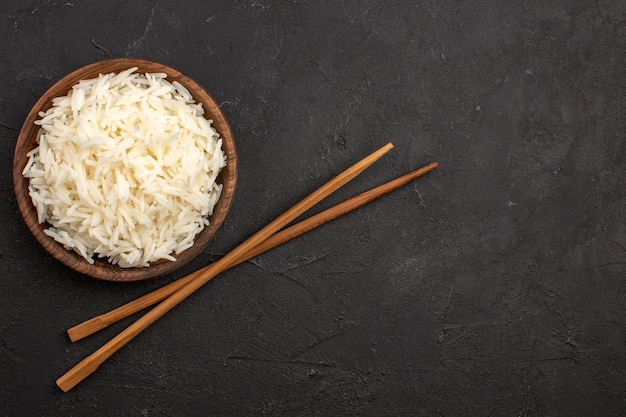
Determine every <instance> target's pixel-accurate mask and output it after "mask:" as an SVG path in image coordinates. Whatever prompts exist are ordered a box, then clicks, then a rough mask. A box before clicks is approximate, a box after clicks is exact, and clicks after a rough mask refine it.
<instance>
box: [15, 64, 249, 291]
mask: <svg viewBox="0 0 626 417" xmlns="http://www.w3.org/2000/svg"><path fill="white" fill-rule="evenodd" d="M132 67H137V68H138V72H140V73H146V72H149V73H154V72H162V73H165V74H167V77H168V78H167V79H168V81H170V82H172V81H178V82H179V83H181V84H182V85H183V86H185V87H186V88H187V89H188V90H189V92H190V93H191V95H192V96H193V97H194V99H195V100H196V102H198V103H202V106H203V107H204V110H205V117H206V118H207V119H212V120H213V128H214V129H215V130H217V132H218V133H219V134H220V137H221V138H222V150H223V151H224V153H225V154H226V156H227V162H226V166H225V167H224V168H223V169H222V171H221V173H220V175H219V176H218V180H217V181H218V183H221V184H222V185H223V188H222V194H221V196H220V199H219V201H218V202H217V204H216V205H215V208H214V211H213V215H212V216H211V217H210V219H209V220H210V225H209V226H208V227H205V228H204V230H203V231H202V232H200V233H199V234H198V235H197V236H196V239H195V243H194V245H193V246H192V247H191V248H189V249H187V250H186V251H184V252H183V253H181V254H180V255H176V254H175V255H174V256H175V257H176V258H177V260H176V261H175V262H172V261H167V260H164V261H159V262H155V263H153V264H152V265H150V266H149V267H145V268H120V267H118V266H116V265H111V264H110V263H108V262H107V261H106V259H95V262H94V264H90V263H89V262H87V261H86V260H85V259H84V258H83V257H82V256H80V255H78V254H77V253H75V252H74V251H70V250H67V249H65V248H64V247H63V245H61V244H60V243H58V242H56V241H55V240H54V239H52V238H51V237H49V236H48V235H46V234H45V233H44V229H46V228H48V227H49V225H48V224H39V222H38V220H37V210H36V209H35V206H34V205H33V203H32V200H31V198H30V195H29V194H28V180H27V179H26V178H24V177H23V175H22V171H23V170H24V167H25V166H26V163H27V162H28V157H27V156H26V154H27V153H28V152H29V151H31V150H32V149H34V148H35V147H36V146H37V141H36V137H37V133H38V131H39V126H37V125H35V120H37V119H38V118H39V115H38V114H39V112H40V111H46V110H47V109H49V108H50V107H51V106H52V99H53V98H55V97H59V96H64V95H66V94H67V93H68V92H69V91H70V90H71V88H72V86H73V85H74V84H76V83H78V81H80V80H83V79H90V78H96V77H98V75H99V74H108V73H112V72H115V73H117V72H121V71H123V70H126V69H128V68H132ZM236 183H237V152H236V150H235V143H234V140H233V135H232V132H231V130H230V126H229V124H228V122H227V121H226V118H225V117H224V115H223V114H222V111H221V110H220V108H219V107H218V105H217V103H216V102H215V101H214V100H213V98H212V97H211V96H210V95H209V94H208V93H207V92H206V91H204V89H203V88H202V87H200V85H199V84H198V83H196V82H195V81H194V80H192V79H191V78H189V77H188V76H186V75H184V74H182V73H181V72H180V71H177V70H175V69H174V68H171V67H168V66H166V65H163V64H160V63H157V62H152V61H146V60H142V59H133V58H116V59H110V60H105V61H99V62H95V63H93V64H90V65H87V66H85V67H82V68H80V69H77V70H76V71H74V72H72V73H70V74H68V75H66V76H65V77H63V78H62V79H61V80H59V81H57V82H56V83H55V84H54V85H53V86H52V87H50V89H49V90H48V91H46V93H45V94H44V95H43V96H42V97H41V98H40V99H39V100H38V101H37V103H35V105H34V106H33V108H32V109H31V111H30V112H29V113H28V116H27V117H26V120H25V121H24V125H23V126H22V129H21V130H20V133H19V136H18V138H17V144H16V145H15V154H14V157H13V184H14V188H15V195H16V198H17V203H18V206H19V209H20V211H21V213H22V216H23V217H24V221H25V222H26V225H27V226H28V228H29V229H30V231H31V232H32V233H33V235H34V236H35V238H36V239H37V241H39V243H40V244H41V245H42V246H43V247H44V249H45V250H46V251H48V252H49V253H50V254H51V255H52V256H54V257H55V258H56V259H58V260H59V261H61V262H63V263H64V264H65V265H67V266H69V267H70V268H72V269H73V270H75V271H78V272H81V273H83V274H85V275H89V276H91V277H93V278H97V279H102V280H107V281H140V280H144V279H148V278H155V277H159V276H163V275H165V274H168V273H170V272H172V271H174V270H176V269H178V268H180V267H182V266H183V265H185V264H187V263H188V262H189V261H191V260H192V259H193V258H194V257H196V256H197V255H198V254H199V253H200V252H202V250H203V249H204V248H205V247H206V246H207V245H208V244H209V242H210V241H211V240H212V239H213V237H214V236H215V233H216V232H217V231H218V229H219V228H220V226H221V225H222V223H223V222H224V219H225V218H226V214H227V213H228V211H229V209H230V206H231V204H232V201H233V196H234V193H235V185H236ZM94 258H95V257H94Z"/></svg>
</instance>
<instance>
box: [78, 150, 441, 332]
mask: <svg viewBox="0 0 626 417" xmlns="http://www.w3.org/2000/svg"><path fill="white" fill-rule="evenodd" d="M438 165H439V164H438V163H437V162H433V163H431V164H429V165H426V166H424V167H422V168H419V169H416V170H414V171H411V172H409V173H408V174H405V175H403V176H401V177H398V178H396V179H395V180H393V181H389V182H387V183H385V184H383V185H380V186H378V187H376V188H373V189H371V190H369V191H366V192H364V193H361V194H359V195H357V196H355V197H352V198H350V199H348V200H346V201H344V202H342V203H339V204H337V205H336V206H333V207H331V208H329V209H326V210H324V211H322V212H320V213H318V214H316V215H314V216H312V217H310V218H308V219H306V220H303V221H301V222H300V223H297V224H295V225H293V226H291V227H288V228H286V229H283V230H281V231H279V232H277V233H275V234H273V235H272V236H270V237H269V238H267V239H266V240H265V241H263V242H261V243H260V244H258V245H257V246H255V247H254V248H252V249H251V250H250V251H249V252H246V253H244V254H242V256H241V257H240V258H239V259H237V260H236V261H235V262H234V263H233V264H232V266H231V267H234V266H236V265H239V264H241V263H242V262H245V261H247V260H249V259H251V258H254V257H255V256H258V255H260V254H262V253H263V252H266V251H268V250H270V249H273V248H275V247H276V246H278V245H281V244H283V243H285V242H287V241H289V240H291V239H293V238H295V237H298V236H300V235H301V234H303V233H306V232H308V231H310V230H312V229H314V228H316V227H318V226H321V225H322V224H324V223H327V222H329V221H331V220H333V219H336V218H337V217H339V216H342V215H344V214H346V213H348V212H350V211H352V210H355V209H357V208H359V207H361V206H363V205H365V204H367V203H369V202H371V201H373V200H376V199H377V198H380V197H382V196H383V195H385V194H387V193H389V192H391V191H393V190H395V189H396V188H399V187H401V186H403V185H404V184H406V183H408V182H410V181H412V180H414V179H415V178H418V177H420V176H422V175H424V174H426V173H427V172H430V171H432V170H433V169H435V168H437V166H438ZM208 268H209V266H206V267H204V268H202V269H200V270H198V271H196V272H194V273H191V274H189V275H187V276H185V277H183V278H180V279H178V280H176V281H173V282H171V283H169V284H167V285H165V286H163V287H161V288H159V289H157V290H155V291H152V292H150V293H148V294H146V295H144V296H142V297H139V298H137V299H135V300H133V301H131V302H129V303H127V304H124V305H122V306H120V307H118V308H116V309H114V310H111V311H109V312H108V313H105V314H102V315H99V316H96V317H94V318H92V319H89V320H87V321H84V322H82V323H80V324H78V325H76V326H74V327H72V328H70V329H68V330H67V334H68V336H69V337H70V340H71V341H72V342H76V341H78V340H80V339H83V338H85V337H87V336H90V335H92V334H94V333H96V332H98V331H100V330H102V329H104V328H106V327H108V326H110V325H111V324H113V323H116V322H118V321H120V320H122V319H124V318H126V317H128V316H130V315H132V314H135V313H137V312H139V311H141V310H143V309H144V308H147V307H149V306H151V305H153V304H156V303H158V302H159V301H162V300H164V299H165V298H167V297H169V296H170V295H171V294H173V293H175V292H176V291H178V290H179V289H180V288H182V287H184V286H185V285H187V284H188V283H189V282H191V281H193V280H194V279H195V278H196V277H198V276H199V275H201V274H203V273H205V272H206V270H207V269H208ZM226 269H228V268H224V269H223V270H219V271H217V274H220V273H222V272H224V271H225V270H226Z"/></svg>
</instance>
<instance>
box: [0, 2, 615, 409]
mask: <svg viewBox="0 0 626 417" xmlns="http://www.w3.org/2000/svg"><path fill="white" fill-rule="evenodd" d="M549 3H551V4H549ZM625 10H626V3H625V2H624V1H598V2H586V1H568V2H538V1H536V2H525V1H516V2H508V1H500V2H496V1H485V2H469V1H468V2H462V1H456V2H453V1H444V2H441V1H434V0H433V1H422V2H383V1H354V2H314V1H304V0H303V1H292V2H281V1H270V0H255V1H236V2H231V1H219V2H216V1H212V2H206V3H205V2H200V1H171V0H160V1H137V2H134V1H111V2H108V1H107V2H104V1H102V2H91V3H89V4H88V3H87V2H85V1H80V0H69V1H50V0H47V1H13V0H9V1H4V2H2V3H1V4H0V39H1V41H0V48H1V56H2V61H1V63H0V67H1V69H2V71H0V139H1V142H0V143H1V144H2V153H1V158H0V163H1V167H2V172H3V174H2V175H1V176H0V191H1V193H2V194H1V197H2V198H1V200H0V201H1V202H0V216H1V218H0V236H1V237H0V251H1V254H0V293H1V294H2V297H0V311H1V312H2V314H1V316H0V369H1V370H0V380H1V381H2V383H1V385H0V415H3V416H4V415H6V416H13V415H30V416H99V415H125V416H161V415H164V416H183V415H216V416H258V415H282V416H342V415H345V416H351V415H361V416H439V415H443V416H474V415H475V416H619V415H622V416H623V415H626V389H625V386H626V376H625V369H624V366H625V364H626V357H625V355H626V353H625V346H626V343H625V342H626V325H625V321H626V313H625V302H626V283H625V280H624V275H625V274H624V273H625V272H626V228H625V214H626V206H625V203H626V198H625V194H624V187H625V186H626V146H625V144H624V130H625V126H624V125H625V120H626V119H625V117H624V110H625V108H626V99H624V92H625V89H626V75H625V73H624V68H625V67H626V52H625V48H626V16H625ZM120 56H132V57H142V58H148V59H152V60H156V61H160V62H163V63H166V64H168V65H171V66H173V67H175V68H178V69H179V70H181V71H183V72H185V73H186V74H188V75H189V76H191V77H192V78H194V79H196V80H197V81H198V82H199V83H200V84H202V85H203V86H204V87H205V88H206V89H207V90H208V91H209V92H210V93H211V94H212V95H213V96H214V97H215V98H216V100H217V101H218V102H219V103H221V107H222V108H223V110H224V112H225V113H226V116H227V117H228V119H229V121H230V122H231V124H232V127H233V129H234V134H235V139H236V141H237V146H238V151H239V156H240V180H239V186H238V190H237V197H236V200H235V203H234V206H233V209H232V211H231V214H230V216H229V217H228V219H227V222H226V224H225V226H224V227H223V229H222V230H221V232H220V233H219V235H218V236H217V239H216V241H215V242H214V243H213V244H212V245H210V246H209V248H208V249H207V250H206V251H205V253H204V254H203V255H202V256H200V257H199V258H198V259H197V260H195V261H194V262H193V263H192V264H190V265H189V266H188V267H186V268H184V270H183V271H181V272H180V273H177V274H175V275H173V276H169V277H166V278H164V279H161V280H157V281H151V282H147V283H139V284H133V285H121V284H110V283H103V282H96V281H94V280H91V279H89V278H87V277H84V276H80V275H78V274H75V273H73V272H71V271H69V270H68V269H66V268H65V267H64V266H62V265H61V264H59V263H57V262H56V261H55V260H53V259H51V258H50V257H49V256H48V255H47V254H46V253H44V251H43V250H42V249H41V248H40V247H39V246H38V245H37V243H36V242H35V240H34V239H33V238H32V237H31V236H29V234H28V232H27V230H26V228H25V226H24V225H23V223H22V220H21V218H20V216H19V213H18V211H17V206H16V203H15V201H14V197H13V191H12V180H11V173H10V172H11V162H12V152H13V146H14V144H15V140H16V138H17V132H18V130H19V128H20V126H21V124H22V121H23V118H24V117H25V115H26V113H27V112H28V110H29V108H30V106H32V105H33V104H34V102H35V100H36V99H37V98H38V97H39V96H40V95H41V94H42V93H43V92H44V91H45V90H46V89H47V88H48V87H49V86H50V85H51V84H52V83H53V82H54V81H56V80H57V79H59V78H60V77H62V76H63V75H65V74H66V73H68V72H70V71H72V70H74V69H76V68H78V67H80V66H82V65H85V64H88V63H91V62H93V61H96V60H101V59H104V58H108V57H120ZM388 141H392V142H393V143H394V144H395V149H394V150H393V151H392V152H391V153H390V154H388V155H387V156H385V157H384V158H383V159H382V160H381V161H380V162H378V163H377V164H376V165H375V166H373V167H372V168H371V169H369V170H368V171H367V172H365V173H364V174H363V175H362V176H361V177H359V178H358V179H356V180H355V181H354V182H353V183H351V184H349V185H348V186H347V187H346V188H345V189H344V190H342V191H340V192H339V193H338V194H337V195H336V196H333V197H332V198H331V199H330V200H329V202H328V203H325V205H324V206H325V207H326V206H328V205H329V204H331V203H332V202H338V201H340V200H342V199H344V198H347V197H348V196H351V195H353V194H355V193H357V192H361V191H363V190H365V189H367V188H370V187H372V186H374V185H378V184H379V183H381V182H383V181H385V180H389V179H391V178H393V177H395V176H398V175H400V174H403V173H405V172H407V171H409V170H411V169H414V168H417V167H419V166H421V165H424V164H426V163H429V162H431V161H433V160H437V161H439V162H440V163H441V167H440V169H439V170H437V171H436V172H434V173H432V174H431V175H429V176H428V177H426V178H423V179H420V180H418V181H416V182H414V183H413V184H411V185H409V186H407V187H405V188H403V189H401V190H398V191H396V192H395V193H393V194H391V195H389V196H387V197H385V198H383V199H382V200H379V201H377V202H375V203H373V204H371V205H369V206H367V207H364V208H362V209H360V210H358V211H357V212H355V213H352V214H350V215H348V216H346V217H344V218H341V219H339V220H336V221H335V222H333V223H331V224H329V225H326V226H324V227H323V228H321V229H319V230H316V231H314V232H311V233H310V234H308V235H306V236H303V237H301V238H299V239H297V240H296V241H293V242H291V243H289V244H288V245H286V246H284V247H281V248H278V249H276V250H274V251H272V252H270V253H267V254H265V255H262V256H259V257H258V258H256V259H255V260H254V261H252V262H248V263H246V264H243V265H241V266H239V267H238V268H236V269H234V270H231V271H229V272H227V273H225V274H223V276H221V277H219V278H218V279H216V280H215V281H213V282H212V283H210V284H209V285H208V286H207V287H206V288H203V289H202V290H200V291H199V292H198V293H197V294H194V296H192V297H191V298H190V299H188V300H186V302H185V303H183V304H182V305H181V306H179V307H177V308H176V309H175V310H174V311H173V312H171V313H170V314H168V315H167V316H166V317H164V318H163V319H161V320H159V321H158V323H157V324H155V325H154V326H152V327H151V328H149V329H148V330H147V331H145V332H144V333H143V334H141V335H140V336H139V337H138V338H137V339H135V340H134V341H133V342H131V343H130V344H129V345H128V346H126V347H125V348H124V349H122V350H121V351H120V352H118V353H117V354H116V355H115V356H114V357H113V358H112V359H111V360H109V361H108V362H106V363H105V364H104V365H103V366H102V367H101V368H100V369H99V370H98V371H97V372H96V373H95V374H94V375H92V376H91V377H89V378H88V379H87V380H86V381H84V382H83V383H82V384H80V385H79V386H78V387H77V388H75V389H74V390H73V391H71V392H69V393H67V394H64V393H62V392H61V391H60V390H58V389H57V388H56V386H55V385H54V381H55V380H56V378H58V377H59V376H60V375H61V374H63V373H64V372H65V371H66V370H68V369H69V368H70V367H71V366H73V365H74V364H75V363H76V362H78V361H79V360H80V359H82V358H83V357H85V356H87V355H88V354H90V353H91V352H92V351H93V350H95V349H96V348H97V347H99V346H100V345H101V344H102V343H104V342H105V341H106V340H108V338H110V337H112V336H113V335H114V334H116V332H117V331H119V330H120V329H121V328H122V327H123V326H122V325H118V326H115V327H113V328H112V329H109V330H107V331H105V332H104V333H103V334H101V335H98V336H94V337H93V338H91V339H88V340H85V341H83V342H80V343H78V344H75V345H73V344H71V343H70V342H69V341H68V339H67V338H66V336H65V334H64V332H65V330H66V329H67V328H68V327H70V326H71V325H74V324H76V323H77V322H78V321H80V320H83V319H86V318H88V317H91V316H92V315H94V314H97V313H102V312H105V311H107V310H109V309H111V308H113V307H116V306H118V305H119V304H121V303H122V302H124V301H128V300H131V299H133V298H135V297H137V296H139V295H142V294H144V293H145V292H147V291H148V290H151V289H153V288H157V287H158V286H160V285H162V284H163V283H166V282H169V281H171V280H172V279H174V278H176V277H179V276H182V275H183V274H184V273H188V272H191V271H193V270H195V269H197V268H199V267H200V266H203V265H205V264H206V263H208V262H210V261H213V260H216V259H218V258H219V257H220V256H221V255H223V254H225V253H226V252H228V251H229V250H230V249H232V248H233V247H234V246H236V245H237V244H238V243H240V242H241V241H243V240H244V239H245V238H246V237H248V236H249V235H251V234H252V233H253V232H254V231H256V230H258V229H259V228H260V227H262V226H263V225H265V224H266V223H267V222H268V221H270V220H271V219H273V218H274V217H275V216H277V215H278V214H280V213H281V212H282V211H283V210H284V209H286V208H288V207H289V206H290V205H292V204H294V203H295V202H297V201H298V200H299V199H300V198H302V197H303V196H305V195H306V194H308V193H309V192H311V191H312V190H314V189H315V188H316V187H317V186H319V185H321V184H322V183H324V182H325V181H327V180H328V179H330V178H332V177H333V176H334V175H335V174H337V173H338V172H340V171H341V170H343V169H344V168H345V167H347V166H349V165H350V164H351V163H353V162H355V161H357V160H358V159H360V158H362V157H363V156H365V155H366V154H368V153H369V152H371V151H373V150H374V149H376V148H378V147H380V146H382V145H383V144H384V143H386V142H388ZM130 323H131V321H130V320H127V321H125V322H124V324H126V325H127V324H130Z"/></svg>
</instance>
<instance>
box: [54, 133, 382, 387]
mask: <svg viewBox="0 0 626 417" xmlns="http://www.w3.org/2000/svg"><path fill="white" fill-rule="evenodd" d="M392 148H393V145H392V144H391V143H388V144H387V145H385V146H383V147H382V148H380V149H379V150H377V151H376V152H374V153H372V154H370V155H369V156H367V157H366V158H364V159H362V160H361V161H359V162H357V163H356V164H354V165H352V166H351V167H350V168H348V169H347V170H345V171H344V172H342V173H341V174H339V175H338V176H336V177H335V178H333V179H332V180H330V181H329V182H327V183H326V184H324V185H322V186H321V187H320V188H318V189H317V190H316V191H314V192H313V193H311V194H310V195H309V196H308V197H306V198H304V199H303V200H302V201H300V202H299V203H297V204H296V205H295V206H293V207H292V208H290V209H289V210H287V211H286V212H285V213H283V214H282V215H280V216H278V217H277V218H276V219H275V220H273V221H272V222H270V223H269V224H268V225H267V226H265V227H264V228H263V229H261V230H259V231H258V232H256V233H255V234H254V235H252V237H250V238H248V239H247V240H246V241H244V242H243V243H242V244H240V245H239V246H237V247H236V248H235V249H233V250H232V251H231V252H229V253H227V254H226V255H225V256H224V257H222V258H221V259H219V260H218V261H216V262H214V263H213V264H211V265H210V266H209V267H208V268H207V269H206V270H205V271H204V272H203V273H201V274H198V275H197V276H196V278H195V279H193V280H191V281H190V282H189V283H187V284H186V285H185V286H184V287H182V288H180V289H179V290H178V291H176V292H175V293H173V294H172V295H170V296H169V297H167V298H166V299H164V300H163V301H161V303H160V304H158V305H157V306H156V307H154V308H153V309H152V310H150V311H148V312H147V313H146V314H145V315H143V316H142V317H141V318H139V319H138V320H137V321H135V322H134V323H133V324H131V325H130V326H129V327H127V328H126V329H125V330H123V331H122V332H121V333H120V334H118V335H117V336H115V337H114V338H113V339H111V340H110V341H109V342H107V343H106V344H104V345H103V346H102V347H100V348H99V349H98V350H96V351H95V352H94V353H92V354H91V355H89V356H87V357H86V358H85V359H83V360H82V361H80V362H79V363H78V364H76V365H75V366H74V367H73V368H71V369H70V370H69V371H67V372H66V373H65V374H64V375H62V376H61V377H60V378H59V379H57V381H56V384H57V386H58V387H59V388H60V389H61V390H63V391H64V392H67V391H69V390H70V389H72V388H73V387H75V386H76V385H77V384H78V383H80V382H81V381H82V380H83V379H85V378H86V377H87V376H89V375H91V374H92V373H93V372H95V371H96V369H98V367H99V366H100V365H101V364H102V363H103V362H104V361H106V360H107V359H108V358H109V357H111V356H112V355H113V354H114V353H115V352H117V351H118V350H120V349H121V348H122V347H124V346H125V345H126V344H127V343H128V342H130V341H131V340H132V339H133V338H135V336H137V335H138V334H139V333H141V332H142V331H143V330H145V329H146V328H147V327H148V326H150V325H151V324H152V323H154V322H155V321H157V320H158V319H159V318H161V317H162V316H163V315H164V314H166V313H167V312H168V311H170V310H171V309H173V308H174V307H175V306H177V305H178V304H179V303H181V302H182V301H183V300H184V299H186V298H187V297H188V296H189V295H191V294H192V293H194V292H195V291H196V290H197V289H199V288H200V287H202V286H203V285H204V284H206V283H207V282H208V281H210V280H211V279H212V278H213V277H215V275H217V272H218V271H220V270H224V269H225V268H230V267H231V266H232V265H233V264H234V263H235V262H237V260H238V259H240V258H241V256H242V255H243V254H245V253H246V252H248V251H250V250H251V249H252V248H254V247H255V246H257V245H258V244H259V243H261V242H263V241H264V240H266V239H267V238H268V237H270V236H271V235H273V234H274V233H276V232H277V231H279V230H280V229H282V228H283V227H284V226H286V225H287V224H289V223H290V222H292V221H293V220H294V219H296V218H297V217H298V216H300V215H301V214H302V213H304V212H305V211H306V210H308V209H310V208H311V207H313V206H314V205H315V204H317V203H319V202H320V201H321V200H322V199H324V198H325V197H327V196H329V195H330V194H331V193H333V192H334V191H336V190H337V189H338V188H340V187H341V186H342V185H344V184H346V183H347V182H349V181H350V180H352V179H353V178H355V177H356V176H357V175H359V174H360V173H361V172H363V171H364V170H365V169H366V168H367V167H369V166H370V165H372V164H373V163H374V162H376V161H377V160H378V159H380V158H381V157H382V156H383V155H384V154H386V153H387V152H389V150H391V149H392Z"/></svg>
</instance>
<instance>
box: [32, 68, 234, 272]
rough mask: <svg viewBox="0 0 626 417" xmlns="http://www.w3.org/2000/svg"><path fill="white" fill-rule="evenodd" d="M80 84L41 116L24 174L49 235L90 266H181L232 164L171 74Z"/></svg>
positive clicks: (125, 75)
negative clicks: (179, 257) (101, 262)
mask: <svg viewBox="0 0 626 417" xmlns="http://www.w3.org/2000/svg"><path fill="white" fill-rule="evenodd" d="M136 71H137V68H131V69H128V70H126V71H123V72H120V73H118V74H114V73H111V74H106V75H100V76H99V77H98V78H94V79H89V80H81V81H80V82H79V83H78V84H76V85H75V86H74V87H73V88H72V90H71V91H70V92H69V93H68V94H67V96H64V97H57V98H55V99H54V100H53V105H52V107H51V108H50V109H49V110H48V111H46V112H45V113H44V112H41V113H39V116H40V117H41V119H40V120H38V121H36V122H35V124H37V125H40V126H41V131H40V134H39V137H38V143H39V146H38V147H37V148H35V149H33V150H32V151H31V152H30V153H29V157H30V159H29V161H28V163H27V164H26V167H25V168H24V171H23V175H24V176H25V177H27V178H29V182H30V185H29V192H30V196H31V198H32V200H33V204H34V205H35V207H36V208H37V214H38V216H39V222H40V223H44V222H47V223H48V224H50V225H51V227H48V228H47V229H46V231H45V233H46V234H47V235H49V236H51V237H53V238H54V239H55V240H56V241H57V242H59V243H61V244H63V245H64V246H65V247H66V248H67V249H73V250H74V251H76V252H77V253H79V254H80V255H82V256H83V257H84V258H85V259H86V260H88V261H89V262H90V263H93V262H94V256H97V257H106V258H107V259H108V261H109V262H111V263H112V264H117V265H119V266H121V267H137V266H144V267H146V266H149V265H150V263H151V262H154V261H157V260H159V259H167V260H170V261H175V258H174V256H173V255H175V254H180V253H181V252H183V251H184V250H186V249H188V248H189V247H191V246H192V245H193V242H194V238H195V236H196V235H197V234H198V233H199V232H200V231H202V230H203V228H204V227H205V226H207V225H208V224H209V220H208V216H210V215H211V214H212V213H213V208H214V206H215V204H216V202H217V200H218V199H219V196H220V193H221V189H222V188H221V185H219V184H217V183H216V182H215V180H216V177H217V175H218V174H219V172H220V170H221V169H222V168H223V167H224V166H225V164H226V156H225V155H224V152H223V151H222V140H221V139H220V138H219V134H218V133H217V132H216V131H215V129H213V127H212V126H211V121H210V120H207V119H205V118H204V116H203V115H204V109H203V108H202V104H201V103H196V102H195V101H194V99H193V98H192V96H191V94H189V92H188V91H187V90H186V89H185V88H184V87H183V86H182V85H180V84H179V83H177V82H176V81H174V82H172V83H170V82H169V81H168V80H167V79H166V78H167V76H166V74H140V73H137V72H136Z"/></svg>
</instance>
